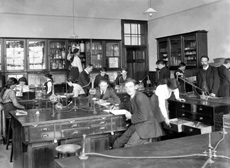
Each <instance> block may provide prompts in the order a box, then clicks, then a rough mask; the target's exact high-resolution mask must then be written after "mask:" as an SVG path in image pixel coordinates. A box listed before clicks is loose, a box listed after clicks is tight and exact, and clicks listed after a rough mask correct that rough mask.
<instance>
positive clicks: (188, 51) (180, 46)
mask: <svg viewBox="0 0 230 168" xmlns="http://www.w3.org/2000/svg"><path fill="white" fill-rule="evenodd" d="M157 44H158V59H161V60H163V61H165V62H166V63H167V65H168V67H169V68H170V69H177V67H178V65H179V63H181V62H184V63H185V64H186V65H187V67H188V68H194V67H198V66H199V65H200V61H199V59H200V57H201V56H203V55H208V50H207V31H204V30H202V31H194V32H190V33H185V34H178V35H173V36H168V37H162V38H157Z"/></svg>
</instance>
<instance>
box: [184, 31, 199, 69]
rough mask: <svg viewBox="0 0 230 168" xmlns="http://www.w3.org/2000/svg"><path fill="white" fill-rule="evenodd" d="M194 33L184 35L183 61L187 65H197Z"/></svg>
mask: <svg viewBox="0 0 230 168" xmlns="http://www.w3.org/2000/svg"><path fill="white" fill-rule="evenodd" d="M196 45H197V44H196V34H191V35H186V36H184V63H185V64H186V65H187V66H191V67H196V66H197V57H198V56H197V51H196V49H197V46H196Z"/></svg>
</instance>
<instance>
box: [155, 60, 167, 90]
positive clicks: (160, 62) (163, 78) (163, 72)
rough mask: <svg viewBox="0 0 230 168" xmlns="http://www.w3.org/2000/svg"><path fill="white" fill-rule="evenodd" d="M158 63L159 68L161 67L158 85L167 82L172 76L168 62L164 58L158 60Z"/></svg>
mask: <svg viewBox="0 0 230 168" xmlns="http://www.w3.org/2000/svg"><path fill="white" fill-rule="evenodd" d="M156 65H157V69H159V71H158V80H157V85H159V84H165V81H166V80H167V79H169V78H170V70H169V69H168V68H167V67H166V64H165V62H164V61H163V60H158V61H157V62H156Z"/></svg>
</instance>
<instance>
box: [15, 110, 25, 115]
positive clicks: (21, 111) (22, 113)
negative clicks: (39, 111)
mask: <svg viewBox="0 0 230 168" xmlns="http://www.w3.org/2000/svg"><path fill="white" fill-rule="evenodd" d="M20 115H27V111H24V110H16V116H20Z"/></svg>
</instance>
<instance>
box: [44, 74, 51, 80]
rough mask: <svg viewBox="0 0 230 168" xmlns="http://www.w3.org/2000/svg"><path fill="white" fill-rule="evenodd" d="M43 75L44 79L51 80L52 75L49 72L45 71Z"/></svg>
mask: <svg viewBox="0 0 230 168" xmlns="http://www.w3.org/2000/svg"><path fill="white" fill-rule="evenodd" d="M45 77H46V79H50V80H52V81H53V77H52V75H51V74H50V73H46V74H45Z"/></svg>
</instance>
